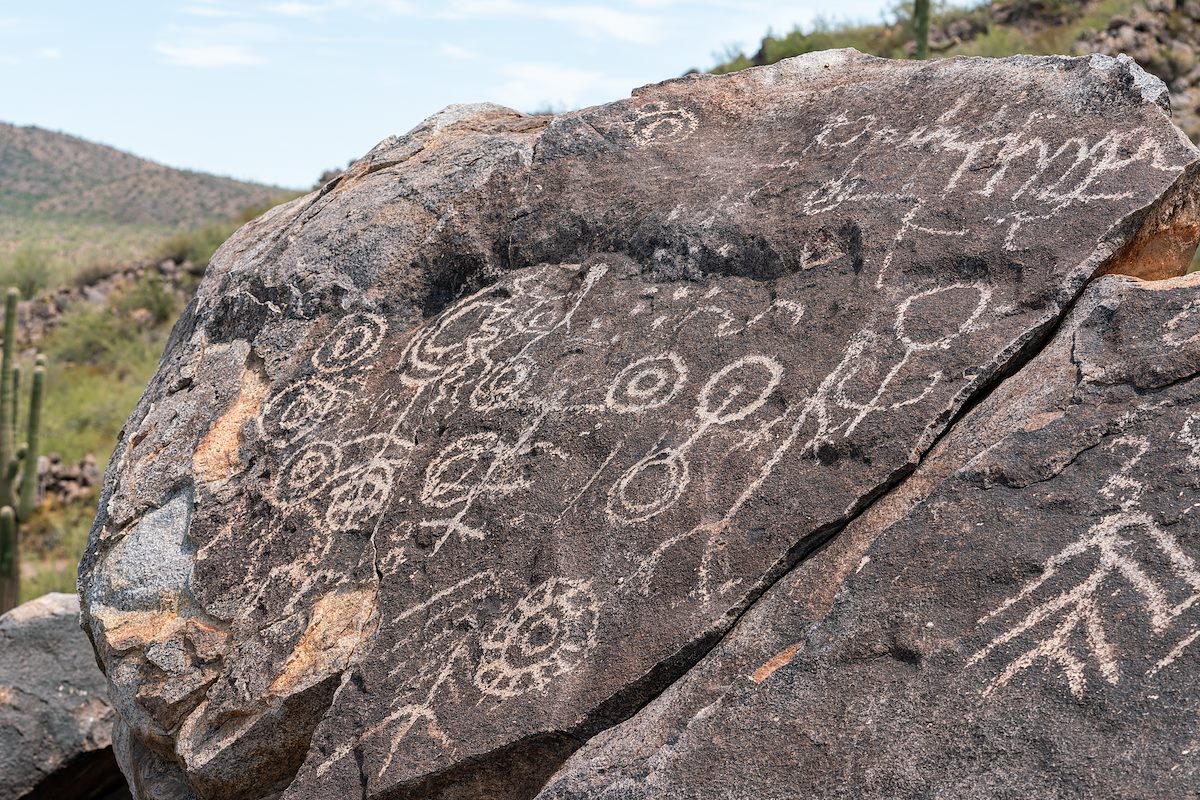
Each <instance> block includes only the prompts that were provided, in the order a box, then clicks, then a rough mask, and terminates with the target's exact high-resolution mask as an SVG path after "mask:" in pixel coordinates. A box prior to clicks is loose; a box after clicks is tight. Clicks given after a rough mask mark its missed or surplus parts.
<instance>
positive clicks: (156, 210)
mask: <svg viewBox="0 0 1200 800" xmlns="http://www.w3.org/2000/svg"><path fill="white" fill-rule="evenodd" d="M285 194H286V191H285V190H283V189H279V188H277V187H273V186H263V185H260V184H256V183H246V182H244V181H236V180H233V179H231V178H221V177H217V176H215V175H207V174H205V173H202V172H192V171H189V170H180V169H173V168H171V167H165V166H163V165H162V164H156V163H155V162H153V161H147V160H146V159H144V158H138V157H137V156H134V155H131V154H129V153H125V152H122V151H120V150H117V149H115V148H112V147H107V146H105V145H101V144H96V143H95V142H89V141H87V140H86V139H80V138H79V137H77V136H70V135H67V134H64V133H56V132H54V131H48V130H45V129H44V128H37V127H17V126H15V125H8V124H4V123H0V214H8V215H17V216H29V217H35V218H42V219H45V218H51V219H71V220H80V221H88V222H96V223H114V224H117V225H137V226H155V227H164V228H180V227H192V226H195V225H202V224H205V223H207V222H210V221H212V220H217V219H221V220H224V219H229V218H231V217H234V216H235V215H237V214H238V213H240V212H241V211H242V210H243V209H245V208H246V207H248V206H261V205H263V204H266V203H270V202H272V201H273V200H276V199H278V198H280V197H282V196H284V195H285Z"/></svg>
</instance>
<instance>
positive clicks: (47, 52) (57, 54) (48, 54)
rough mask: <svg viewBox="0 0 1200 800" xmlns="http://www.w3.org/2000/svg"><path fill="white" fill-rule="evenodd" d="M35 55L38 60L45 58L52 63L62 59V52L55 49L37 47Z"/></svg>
mask: <svg viewBox="0 0 1200 800" xmlns="http://www.w3.org/2000/svg"><path fill="white" fill-rule="evenodd" d="M37 54H38V58H45V59H49V60H52V61H53V60H54V59H58V58H62V50H59V49H58V48H57V47H39V48H38V51H37Z"/></svg>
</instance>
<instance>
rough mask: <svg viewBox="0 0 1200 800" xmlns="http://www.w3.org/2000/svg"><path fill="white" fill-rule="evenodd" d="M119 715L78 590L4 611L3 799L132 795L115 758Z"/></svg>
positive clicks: (88, 799)
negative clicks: (85, 628) (82, 626)
mask: <svg viewBox="0 0 1200 800" xmlns="http://www.w3.org/2000/svg"><path fill="white" fill-rule="evenodd" d="M115 716H116V715H115V714H113V710H112V708H111V706H109V703H108V686H107V684H106V683H105V681H104V673H102V672H101V671H100V670H99V669H98V668H97V667H96V658H95V655H94V654H93V653H92V648H91V647H90V646H88V640H87V637H85V636H84V635H83V632H82V631H80V630H79V599H78V598H77V597H75V595H70V594H48V595H44V596H42V597H39V598H38V599H37V600H30V601H29V602H28V603H24V604H23V605H20V606H18V607H17V608H14V609H13V610H11V611H9V612H8V613H7V614H4V615H3V616H0V800H20V799H21V798H26V799H27V800H34V799H35V798H37V799H40V800H100V799H101V798H104V799H105V800H116V798H120V797H128V796H129V794H128V792H127V791H124V787H125V780H124V778H122V777H121V772H120V771H119V770H118V769H117V762H116V759H115V758H114V757H113V750H112V726H113V719H114V717H115Z"/></svg>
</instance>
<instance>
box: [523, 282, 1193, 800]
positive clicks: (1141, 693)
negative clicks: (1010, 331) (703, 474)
mask: <svg viewBox="0 0 1200 800" xmlns="http://www.w3.org/2000/svg"><path fill="white" fill-rule="evenodd" d="M1198 292H1200V276H1191V277H1190V278H1185V279H1177V280H1175V281H1171V282H1169V283H1165V284H1157V285H1156V284H1145V283H1141V282H1138V281H1133V280H1130V279H1117V278H1106V279H1103V280H1102V281H1100V282H1098V283H1097V284H1095V285H1093V286H1092V287H1090V288H1089V289H1088V291H1087V293H1086V294H1085V295H1084V297H1083V298H1082V299H1081V300H1080V302H1079V305H1078V306H1077V307H1076V309H1075V311H1074V312H1073V314H1072V316H1071V317H1070V318H1069V319H1068V320H1067V321H1066V322H1065V323H1064V325H1063V327H1062V329H1060V330H1059V332H1058V333H1057V334H1056V336H1055V338H1054V339H1053V341H1052V342H1051V343H1050V344H1049V345H1048V346H1047V347H1046V349H1045V350H1044V351H1043V352H1042V353H1041V354H1040V355H1039V356H1038V357H1037V358H1035V359H1034V360H1033V361H1032V362H1031V363H1030V364H1029V365H1027V366H1026V367H1025V368H1024V369H1023V370H1021V372H1019V373H1018V374H1017V375H1016V376H1014V377H1013V378H1012V379H1010V380H1009V381H1007V382H1006V383H1005V384H1003V385H1002V386H1001V387H1000V388H999V389H998V390H997V391H996V393H995V394H993V395H991V396H990V397H989V398H988V399H987V400H985V401H984V402H983V403H982V404H981V405H980V406H979V407H978V408H977V409H975V410H974V411H973V412H971V413H970V414H969V415H968V416H967V417H965V418H964V419H963V420H962V421H961V422H960V423H959V424H958V425H956V426H955V427H954V428H952V430H951V431H950V433H949V434H948V435H947V437H946V438H945V439H944V440H943V441H942V442H941V443H940V444H939V445H938V446H937V447H936V448H935V449H934V451H933V453H932V454H931V456H930V458H929V459H928V460H927V461H926V462H925V463H924V464H923V465H922V466H921V467H920V468H918V470H917V472H916V473H915V474H914V475H913V477H912V478H911V479H910V480H909V482H908V484H906V486H908V487H911V488H909V489H907V490H905V489H903V488H902V489H901V490H900V491H899V492H897V496H896V497H895V498H894V499H892V500H891V501H890V502H889V503H887V504H881V505H880V506H877V507H876V508H874V509H872V511H871V512H869V513H868V514H866V515H864V516H863V517H862V518H860V519H859V520H858V521H857V522H856V523H854V524H852V525H851V526H850V527H849V528H848V529H847V530H846V531H844V532H843V533H842V534H840V535H839V537H838V538H837V539H835V540H834V541H833V542H832V543H831V545H830V546H829V547H828V548H827V549H826V550H823V551H822V552H821V553H820V554H819V555H817V556H815V557H814V558H812V559H810V560H808V561H806V562H803V563H802V564H800V565H799V566H797V567H796V568H795V569H793V570H792V571H791V572H790V573H789V574H788V575H786V576H785V577H784V578H782V579H781V580H780V581H779V582H778V583H777V584H776V585H775V586H774V587H773V588H772V589H771V590H770V591H769V592H768V593H767V594H766V595H765V596H764V597H763V598H762V599H761V600H760V601H759V602H758V603H757V604H756V605H755V606H754V607H753V608H752V609H751V611H750V612H748V614H747V615H746V616H745V617H744V618H743V619H742V620H741V621H740V622H739V623H738V625H737V626H736V627H735V628H734V630H733V631H732V632H731V633H730V635H729V636H728V637H726V639H725V640H724V641H722V643H721V644H720V645H719V646H718V648H717V649H716V650H715V651H714V652H713V653H712V654H710V656H709V657H708V658H707V659H706V660H705V661H703V662H701V664H700V665H698V666H697V667H696V668H695V669H694V670H693V672H692V673H690V674H689V675H688V676H687V677H686V678H684V679H683V680H682V681H681V682H679V683H677V684H676V685H674V686H673V687H671V689H669V690H668V692H667V693H666V694H664V695H663V696H662V697H660V698H659V699H658V700H656V701H655V702H653V703H651V704H650V705H649V706H647V707H646V708H645V709H643V710H641V711H640V712H639V713H638V714H637V715H636V716H635V717H634V718H633V719H631V720H629V721H628V722H626V723H623V724H622V725H619V726H617V727H616V728H615V729H613V730H611V731H609V732H607V733H606V734H604V735H602V736H600V737H597V738H596V739H593V740H592V741H591V742H590V743H589V744H587V745H585V746H584V748H583V749H581V750H580V751H579V752H578V753H576V754H575V755H574V756H573V757H572V759H571V760H570V761H568V763H567V765H566V766H565V767H564V768H563V770H561V771H560V773H559V774H558V775H557V776H555V777H554V778H552V779H551V780H550V782H549V784H548V785H547V787H546V788H545V790H544V791H543V792H542V793H541V794H540V795H538V797H539V799H540V800H568V799H569V800H590V798H608V797H622V798H664V797H666V798H683V797H695V796H701V795H703V796H758V797H764V796H765V797H776V796H778V797H785V796H796V795H800V796H815V797H826V796H840V794H843V793H844V792H845V787H847V786H851V787H853V789H852V791H853V793H854V795H855V796H856V797H867V798H891V797H896V796H960V794H959V793H961V792H963V791H966V796H989V797H990V796H1004V793H1007V792H1015V793H1018V794H1021V795H1023V796H1031V797H1062V796H1073V795H1074V796H1089V797H1117V796H1132V797H1171V796H1176V795H1180V794H1183V795H1186V794H1187V793H1188V792H1190V791H1192V790H1193V789H1194V787H1195V779H1196V774H1197V769H1198V767H1200V762H1198V761H1197V756H1196V754H1195V753H1194V751H1193V750H1192V743H1193V742H1195V741H1196V738H1197V736H1198V735H1200V723H1198V722H1197V719H1198V717H1197V712H1198V711H1200V700H1198V699H1197V698H1196V695H1195V692H1194V691H1192V688H1191V687H1192V686H1193V685H1194V682H1195V680H1196V674H1197V671H1198V670H1200V644H1198V642H1200V518H1198V517H1197V514H1198V513H1200V471H1197V470H1196V469H1195V467H1194V466H1193V465H1191V464H1190V463H1189V461H1188V459H1189V458H1190V457H1191V455H1192V453H1193V444H1192V441H1191V439H1190V436H1191V433H1190V432H1191V431H1192V429H1193V426H1194V425H1195V418H1196V415H1195V412H1194V409H1195V408H1196V407H1197V404H1198V403H1200V344H1198V343H1196V342H1191V343H1188V344H1184V345H1181V346H1180V347H1179V348H1170V349H1169V350H1165V351H1164V349H1163V348H1162V346H1161V337H1162V335H1163V334H1164V333H1165V332H1170V331H1172V330H1177V329H1178V328H1177V324H1176V323H1175V322H1174V320H1176V319H1177V318H1178V315H1179V314H1180V313H1183V312H1184V311H1186V310H1187V309H1188V308H1189V307H1190V306H1191V305H1192V304H1194V303H1195V298H1196V296H1197V293H1198ZM826 584H828V588H826V589H825V590H824V591H817V592H814V591H813V587H821V586H823V585H826ZM1151 731H1152V733H1150V732H1151ZM1047 753H1050V754H1052V755H1047ZM1047 758H1048V759H1050V761H1046V760H1044V759H1047ZM913 763H920V764H921V765H922V768H921V769H920V770H913V769H910V768H909V766H910V765H911V764H913ZM1094 763H1103V764H1105V768H1104V769H1102V770H1097V769H1093V768H1092V767H1091V766H1088V765H1090V764H1094ZM1047 764H1050V765H1052V768H1048V767H1047ZM714 767H715V768H714ZM964 787H967V788H966V789H964Z"/></svg>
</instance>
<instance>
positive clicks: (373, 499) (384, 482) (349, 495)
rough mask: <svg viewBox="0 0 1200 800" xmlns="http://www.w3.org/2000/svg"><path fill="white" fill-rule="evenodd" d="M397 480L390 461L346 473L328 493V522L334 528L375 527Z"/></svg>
mask: <svg viewBox="0 0 1200 800" xmlns="http://www.w3.org/2000/svg"><path fill="white" fill-rule="evenodd" d="M395 483H396V475H395V470H394V469H393V468H392V466H391V464H388V463H386V462H381V461H377V462H374V463H371V464H368V465H367V466H366V467H364V468H363V469H358V470H354V471H353V472H350V473H348V474H346V475H344V476H343V477H342V478H341V481H340V482H339V483H338V485H337V486H335V487H334V489H333V491H331V492H330V493H329V507H328V510H327V511H326V512H325V523H326V524H327V525H328V526H329V528H330V529H331V530H335V531H353V530H369V529H371V528H373V527H374V526H375V523H376V522H377V521H378V519H379V517H380V515H381V514H382V513H383V509H384V506H386V505H387V501H388V499H389V498H390V497H391V494H392V487H393V486H394V485H395Z"/></svg>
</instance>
